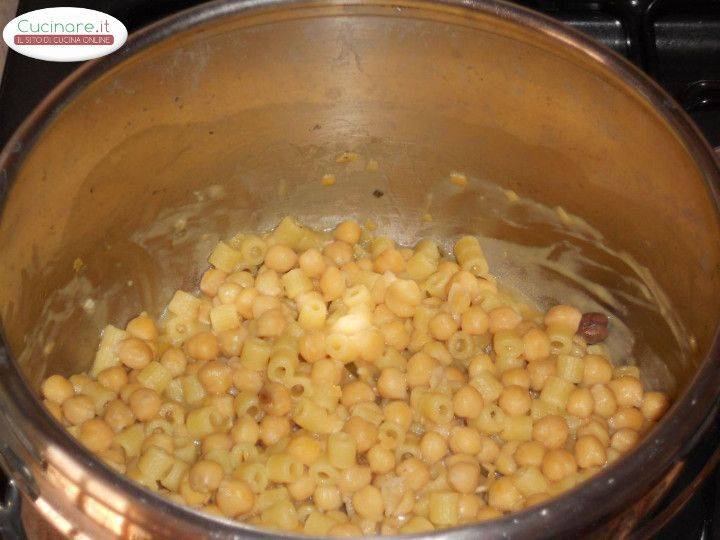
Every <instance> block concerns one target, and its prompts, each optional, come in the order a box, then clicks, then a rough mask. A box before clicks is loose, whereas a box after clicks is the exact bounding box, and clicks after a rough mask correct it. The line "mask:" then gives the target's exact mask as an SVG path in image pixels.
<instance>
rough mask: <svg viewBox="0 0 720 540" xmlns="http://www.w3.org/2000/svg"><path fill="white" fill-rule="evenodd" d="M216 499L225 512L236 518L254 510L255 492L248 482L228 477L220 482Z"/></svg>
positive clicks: (221, 509)
mask: <svg viewBox="0 0 720 540" xmlns="http://www.w3.org/2000/svg"><path fill="white" fill-rule="evenodd" d="M215 500H216V502H217V505H218V508H219V509H220V511H221V512H222V513H223V514H225V515H226V516H228V517H232V518H234V517H237V516H239V515H241V514H247V513H248V512H249V511H250V510H252V508H253V505H254V504H255V494H254V493H253V492H252V490H251V489H250V486H248V485H247V483H246V482H244V481H242V480H235V479H230V478H226V479H224V480H222V481H221V482H220V484H218V488H217V495H216V496H215Z"/></svg>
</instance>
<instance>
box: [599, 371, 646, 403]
mask: <svg viewBox="0 0 720 540" xmlns="http://www.w3.org/2000/svg"><path fill="white" fill-rule="evenodd" d="M607 385H608V387H610V390H612V392H613V394H615V401H616V402H617V404H618V407H640V406H642V401H643V387H642V383H641V382H640V380H639V379H637V378H636V377H632V376H630V375H624V376H622V377H620V378H619V379H615V380H612V381H610V382H608V383H607Z"/></svg>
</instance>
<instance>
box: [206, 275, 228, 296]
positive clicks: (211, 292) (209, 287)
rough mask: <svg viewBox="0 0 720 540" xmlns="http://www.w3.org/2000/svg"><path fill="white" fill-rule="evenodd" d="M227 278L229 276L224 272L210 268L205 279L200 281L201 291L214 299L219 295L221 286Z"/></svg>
mask: <svg viewBox="0 0 720 540" xmlns="http://www.w3.org/2000/svg"><path fill="white" fill-rule="evenodd" d="M226 278H227V274H226V273H225V272H223V271H222V270H218V269H217V268H209V269H208V270H205V273H204V274H203V277H202V278H201V279H200V290H201V291H202V292H203V294H205V295H207V296H209V297H210V298H213V297H214V296H215V295H216V294H217V292H218V288H219V287H220V285H222V284H223V283H225V279H226Z"/></svg>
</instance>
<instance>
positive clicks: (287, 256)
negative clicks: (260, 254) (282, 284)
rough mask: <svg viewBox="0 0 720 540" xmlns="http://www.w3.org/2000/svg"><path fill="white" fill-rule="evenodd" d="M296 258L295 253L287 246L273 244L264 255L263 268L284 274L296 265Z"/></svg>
mask: <svg viewBox="0 0 720 540" xmlns="http://www.w3.org/2000/svg"><path fill="white" fill-rule="evenodd" d="M297 260H298V257H297V255H296V253H295V252H294V251H293V250H292V249H290V248H289V247H287V246H284V245H282V244H275V245H274V246H270V247H269V248H268V250H267V253H265V266H267V267H268V268H269V269H270V270H275V271H276V272H280V273H281V274H284V273H285V272H287V271H289V270H292V269H293V268H294V267H295V264H296V263H297Z"/></svg>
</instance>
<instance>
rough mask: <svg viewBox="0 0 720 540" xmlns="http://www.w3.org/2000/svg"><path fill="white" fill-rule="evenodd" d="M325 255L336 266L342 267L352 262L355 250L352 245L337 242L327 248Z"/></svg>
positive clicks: (324, 250)
mask: <svg viewBox="0 0 720 540" xmlns="http://www.w3.org/2000/svg"><path fill="white" fill-rule="evenodd" d="M323 255H325V256H326V257H327V258H328V259H330V261H332V263H333V264H334V265H335V266H342V265H344V264H347V263H349V262H350V261H351V260H352V257H353V250H352V246H350V244H348V243H346V242H341V241H340V240H336V241H334V242H330V243H329V244H328V245H326V246H325V249H323Z"/></svg>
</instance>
